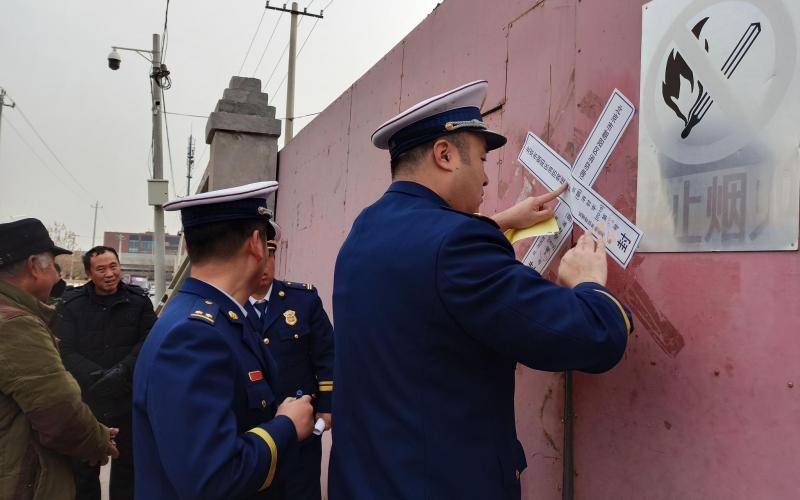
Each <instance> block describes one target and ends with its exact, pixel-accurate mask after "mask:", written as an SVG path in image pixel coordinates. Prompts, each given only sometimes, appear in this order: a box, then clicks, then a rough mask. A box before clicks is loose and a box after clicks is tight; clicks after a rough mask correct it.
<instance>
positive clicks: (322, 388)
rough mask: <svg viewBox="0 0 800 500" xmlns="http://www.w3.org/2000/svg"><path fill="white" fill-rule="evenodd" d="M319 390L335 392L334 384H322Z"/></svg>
mask: <svg viewBox="0 0 800 500" xmlns="http://www.w3.org/2000/svg"><path fill="white" fill-rule="evenodd" d="M319 392H333V386H332V385H320V386H319Z"/></svg>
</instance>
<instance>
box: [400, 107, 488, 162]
mask: <svg viewBox="0 0 800 500" xmlns="http://www.w3.org/2000/svg"><path fill="white" fill-rule="evenodd" d="M469 121H477V122H480V123H481V125H476V126H473V127H471V126H465V127H459V128H457V129H455V130H453V129H449V128H448V127H447V124H448V123H453V122H469ZM464 130H481V131H483V130H486V126H485V125H483V117H481V110H480V109H478V108H475V107H466V108H456V109H451V110H449V111H445V112H443V113H439V114H436V115H433V116H429V117H427V118H425V119H423V120H420V121H418V122H415V123H412V124H411V125H409V126H407V127H406V128H404V129H400V130H398V131H397V133H395V134H394V135H393V136H392V137H391V138H390V139H389V154H390V155H391V158H392V159H393V160H394V159H395V158H397V157H398V156H400V155H401V154H403V153H405V152H407V151H409V150H411V149H413V148H415V147H417V146H421V145H422V144H425V143H426V142H430V141H432V140H434V139H437V138H439V137H441V136H443V135H445V134H449V133H451V132H456V131H458V132H460V131H464Z"/></svg>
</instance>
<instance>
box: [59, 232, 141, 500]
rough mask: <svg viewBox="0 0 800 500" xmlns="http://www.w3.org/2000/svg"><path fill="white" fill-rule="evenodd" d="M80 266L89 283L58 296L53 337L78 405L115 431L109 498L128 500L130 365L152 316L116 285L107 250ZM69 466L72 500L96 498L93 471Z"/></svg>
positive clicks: (115, 262)
mask: <svg viewBox="0 0 800 500" xmlns="http://www.w3.org/2000/svg"><path fill="white" fill-rule="evenodd" d="M84 267H85V268H86V274H87V276H88V277H89V279H90V280H91V281H90V282H89V283H87V284H86V285H83V286H81V287H78V288H76V289H74V290H72V291H70V292H69V293H68V294H66V295H65V296H64V299H63V302H62V303H61V304H60V305H59V307H58V309H57V311H58V316H59V318H58V323H57V326H56V334H57V335H58V337H59V339H60V340H61V345H60V348H61V357H62V359H63V360H64V365H65V366H66V367H67V370H69V371H70V372H71V373H72V375H73V376H74V377H75V379H76V380H77V381H78V383H79V384H80V386H81V390H82V392H83V398H84V401H86V403H87V404H88V405H89V407H90V408H91V409H92V411H93V412H94V414H95V416H96V417H97V418H98V420H100V421H101V422H103V423H106V425H113V427H119V428H120V435H119V436H118V438H117V443H118V447H119V450H120V457H119V459H117V460H115V461H114V462H112V470H111V486H110V491H111V500H118V499H128V498H133V456H132V451H133V448H132V440H131V432H132V429H131V399H132V380H133V367H134V365H135V364H136V357H137V356H138V355H139V350H140V349H141V347H142V343H143V342H144V340H145V338H146V337H147V333H148V332H149V331H150V328H151V327H152V326H153V323H155V320H156V316H155V313H154V312H153V304H152V302H151V301H150V298H149V297H148V296H147V293H146V292H145V291H144V290H143V289H141V288H139V287H136V286H132V285H126V284H124V283H122V282H120V263H119V258H118V256H117V253H116V252H115V251H114V249H113V248H110V247H95V248H93V249H91V250H89V251H88V252H86V254H85V255H84ZM75 466H76V483H77V492H78V499H79V500H81V499H86V500H95V499H96V500H99V498H100V497H99V491H100V486H99V479H98V474H99V470H98V469H97V468H87V467H86V466H85V464H79V463H76V464H75Z"/></svg>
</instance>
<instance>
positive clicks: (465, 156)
mask: <svg viewBox="0 0 800 500" xmlns="http://www.w3.org/2000/svg"><path fill="white" fill-rule="evenodd" d="M465 134H466V133H465V132H453V133H451V134H447V135H443V136H440V137H437V138H436V139H433V140H432V141H428V142H425V143H423V144H420V145H419V146H416V147H414V148H411V149H409V150H408V151H406V152H405V153H402V154H401V155H400V156H398V157H397V158H393V159H392V162H391V170H392V179H394V178H396V177H397V176H398V175H400V174H408V173H411V172H413V171H414V169H416V167H417V166H419V164H420V163H422V160H423V159H424V158H425V155H426V154H428V153H429V152H430V150H431V148H433V145H434V143H435V142H436V141H438V140H439V139H445V140H446V141H447V142H449V143H450V144H452V145H453V146H455V148H456V149H457V150H458V154H459V156H461V159H462V160H463V161H464V162H465V163H469V161H470V157H469V143H467V138H466V135H465Z"/></svg>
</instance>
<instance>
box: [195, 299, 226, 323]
mask: <svg viewBox="0 0 800 500" xmlns="http://www.w3.org/2000/svg"><path fill="white" fill-rule="evenodd" d="M217 312H219V306H218V305H217V304H215V303H213V302H212V301H210V300H208V299H197V301H196V302H195V303H194V304H193V305H192V308H191V310H190V311H189V319H196V320H200V321H204V322H206V323H208V324H209V325H213V324H214V322H215V321H216V320H215V318H216V317H217Z"/></svg>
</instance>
